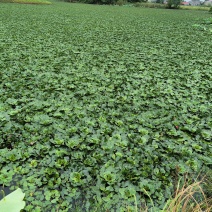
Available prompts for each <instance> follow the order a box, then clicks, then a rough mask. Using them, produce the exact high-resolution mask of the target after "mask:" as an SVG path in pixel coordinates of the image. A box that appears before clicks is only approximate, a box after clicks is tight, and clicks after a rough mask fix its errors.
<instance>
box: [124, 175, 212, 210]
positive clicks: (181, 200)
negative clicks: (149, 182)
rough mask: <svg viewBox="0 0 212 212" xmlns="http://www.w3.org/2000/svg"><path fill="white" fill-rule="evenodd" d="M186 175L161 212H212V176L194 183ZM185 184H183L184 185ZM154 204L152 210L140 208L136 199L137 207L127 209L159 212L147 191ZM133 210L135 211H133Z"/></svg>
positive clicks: (144, 207) (145, 207)
mask: <svg viewBox="0 0 212 212" xmlns="http://www.w3.org/2000/svg"><path fill="white" fill-rule="evenodd" d="M190 180H191V179H189V178H188V177H187V176H186V175H185V176H184V178H183V179H181V180H179V181H178V184H177V188H176V191H175V193H174V195H173V197H171V198H170V199H169V200H168V201H167V202H166V204H165V206H164V207H163V209H162V210H161V212H202V211H204V212H210V211H212V195H211V193H212V181H211V174H208V175H206V176H204V177H203V178H202V179H201V180H198V181H197V180H194V182H193V183H188V181H190ZM182 182H183V183H182ZM145 192H146V194H147V196H148V197H149V198H150V200H151V202H152V208H151V209H149V208H148V207H147V206H143V207H142V208H139V207H138V206H137V200H136V197H135V207H134V209H133V207H132V208H130V207H129V206H128V207H127V211H128V212H132V211H133V212H148V211H151V212H157V211H158V210H157V209H155V208H154V202H153V200H152V199H151V196H150V195H149V194H148V192H147V191H145ZM132 209H133V210H132Z"/></svg>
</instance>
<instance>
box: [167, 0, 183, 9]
mask: <svg viewBox="0 0 212 212" xmlns="http://www.w3.org/2000/svg"><path fill="white" fill-rule="evenodd" d="M181 2H182V0H168V1H167V4H166V8H168V9H178V8H179V7H180V3H181Z"/></svg>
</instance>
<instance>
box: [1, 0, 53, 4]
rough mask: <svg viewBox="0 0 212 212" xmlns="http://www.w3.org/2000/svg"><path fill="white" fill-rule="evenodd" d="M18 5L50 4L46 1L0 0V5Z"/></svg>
mask: <svg viewBox="0 0 212 212" xmlns="http://www.w3.org/2000/svg"><path fill="white" fill-rule="evenodd" d="M1 2H3V3H19V4H52V3H51V2H50V1H46V0H0V3H1Z"/></svg>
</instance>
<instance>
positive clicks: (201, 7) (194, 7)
mask: <svg viewBox="0 0 212 212" xmlns="http://www.w3.org/2000/svg"><path fill="white" fill-rule="evenodd" d="M180 9H183V10H204V11H209V10H210V7H204V6H183V5H180Z"/></svg>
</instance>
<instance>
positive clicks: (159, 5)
mask: <svg viewBox="0 0 212 212" xmlns="http://www.w3.org/2000/svg"><path fill="white" fill-rule="evenodd" d="M134 6H135V7H148V8H165V7H166V5H165V4H159V3H148V2H147V3H144V2H136V3H135V4H134Z"/></svg>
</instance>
